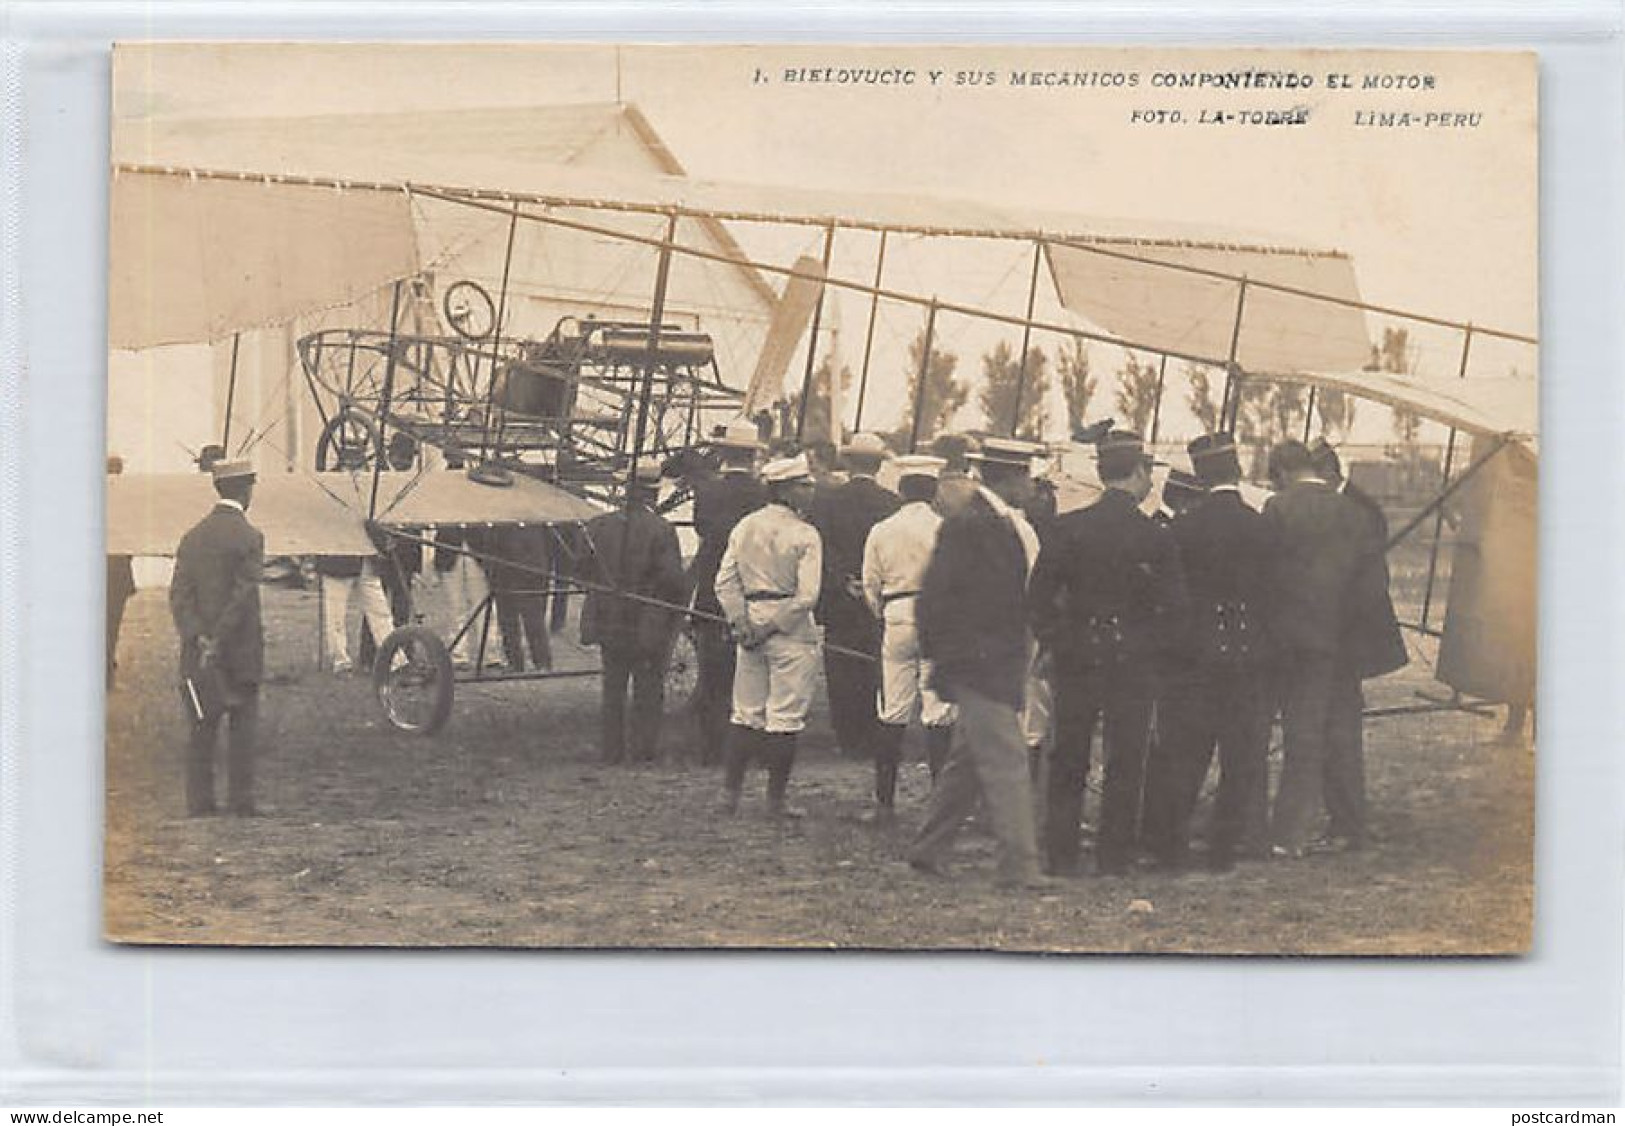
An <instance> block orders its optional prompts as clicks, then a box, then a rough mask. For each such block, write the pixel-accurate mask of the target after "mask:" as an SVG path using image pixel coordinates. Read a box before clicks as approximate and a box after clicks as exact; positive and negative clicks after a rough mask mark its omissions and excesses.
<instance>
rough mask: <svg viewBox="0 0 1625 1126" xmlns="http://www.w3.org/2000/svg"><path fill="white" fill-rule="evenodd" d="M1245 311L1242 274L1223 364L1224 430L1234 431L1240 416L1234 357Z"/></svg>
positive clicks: (1244, 278) (1222, 416)
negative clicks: (1228, 352)
mask: <svg viewBox="0 0 1625 1126" xmlns="http://www.w3.org/2000/svg"><path fill="white" fill-rule="evenodd" d="M1246 310H1247V276H1246V275H1245V274H1243V275H1242V278H1241V284H1240V285H1239V286H1237V287H1236V323H1235V324H1234V325H1232V326H1231V328H1230V355H1229V358H1227V359H1226V360H1225V364H1224V409H1223V410H1222V411H1220V412H1219V422H1220V423H1221V424H1222V426H1221V428H1222V429H1225V430H1232V431H1233V430H1235V428H1236V418H1237V417H1238V416H1239V415H1240V414H1241V379H1240V378H1239V376H1240V374H1241V369H1240V368H1239V367H1237V366H1236V356H1237V355H1238V354H1239V353H1240V351H1241V317H1242V314H1243V313H1245V312H1246Z"/></svg>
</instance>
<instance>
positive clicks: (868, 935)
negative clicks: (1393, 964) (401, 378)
mask: <svg viewBox="0 0 1625 1126" xmlns="http://www.w3.org/2000/svg"><path fill="white" fill-rule="evenodd" d="M265 600H266V617H267V622H268V626H267V628H268V644H267V654H268V661H269V665H270V669H269V682H268V683H267V684H266V686H265V688H264V691H263V695H262V704H261V715H262V720H261V744H262V753H261V758H260V763H259V775H260V777H259V793H258V796H259V798H260V799H261V801H262V804H264V805H265V806H266V807H268V813H267V815H266V816H262V817H258V818H253V819H235V818H228V817H210V818H200V819H189V818H187V817H186V816H185V815H184V801H183V795H182V777H183V769H182V747H183V743H184V730H183V720H182V715H181V711H180V707H179V703H178V701H177V698H176V693H175V689H174V650H175V644H174V640H173V634H172V632H171V628H170V625H169V620H168V614H167V609H166V607H165V604H164V592H163V591H161V590H144V591H142V592H140V593H139V594H138V595H137V596H136V597H135V598H134V599H133V600H132V601H131V602H130V604H129V608H128V612H127V614H126V619H125V626H124V633H123V639H122V642H121V649H120V653H119V660H120V672H119V677H120V681H119V687H118V689H117V690H116V691H115V692H114V693H113V694H112V695H111V696H110V698H109V701H108V748H107V756H108V763H107V788H108V792H107V842H106V874H105V879H106V882H105V890H106V901H105V931H106V934H107V935H108V937H109V938H112V939H115V940H118V941H129V942H150V943H213V944H249V945H306V944H311V945H427V946H547V947H561V946H562V947H589V946H606V947H711V946H727V947H768V946H773V947H812V948H832V947H833V948H888V949H890V948H938V949H943V948H977V949H999V950H1008V951H1127V952H1136V953H1161V952H1177V953H1238V952H1252V953H1280V954H1294V953H1308V952H1320V953H1337V954H1402V953H1403V954H1415V953H1428V954H1468V953H1488V952H1516V951H1519V950H1522V949H1524V948H1526V947H1527V944H1528V941H1529V934H1530V925H1531V911H1532V899H1533V884H1532V855H1531V854H1532V835H1533V825H1532V809H1533V801H1532V789H1533V775H1534V771H1533V754H1532V751H1531V749H1530V748H1529V746H1528V745H1526V744H1525V745H1513V746H1506V745H1501V744H1499V743H1498V742H1497V740H1496V736H1497V733H1498V724H1497V723H1496V722H1495V721H1494V720H1492V719H1488V718H1478V717H1474V716H1467V715H1461V714H1436V715H1424V716H1414V717H1406V718H1399V719H1378V720H1372V721H1371V722H1370V723H1369V724H1368V727H1367V740H1366V745H1367V754H1368V769H1369V775H1370V781H1369V786H1370V794H1371V808H1372V823H1373V824H1372V827H1373V831H1374V833H1375V835H1376V837H1377V843H1376V845H1375V846H1374V847H1373V848H1371V849H1369V850H1367V851H1365V852H1362V853H1355V854H1342V855H1336V856H1324V857H1312V858H1310V859H1306V860H1301V861H1273V862H1258V863H1251V864H1244V865H1242V866H1241V867H1240V868H1238V869H1237V871H1236V872H1234V873H1233V874H1228V875H1223V876H1211V875H1206V874H1203V875H1188V876H1169V875H1162V874H1156V873H1152V872H1149V871H1146V872H1140V873H1137V874H1134V875H1130V876H1124V877H1113V878H1086V879H1079V880H1069V881H1065V882H1063V883H1061V884H1059V885H1057V886H1056V888H1055V889H1054V890H1053V891H1045V892H1041V893H1035V892H1008V891H1003V890H1000V889H999V888H997V887H995V885H994V883H993V879H992V875H993V846H992V842H991V841H990V840H988V839H986V838H985V837H979V836H974V835H965V836H962V838H961V841H960V844H959V846H958V851H957V853H956V855H955V864H954V872H953V878H951V879H948V880H934V879H930V878H927V877H923V876H920V875H917V874H915V873H914V872H912V871H911V870H910V869H909V868H908V867H907V866H906V865H905V864H904V863H903V862H902V859H901V858H902V856H903V852H904V846H905V844H906V842H907V840H908V838H909V835H910V833H911V832H912V830H913V829H914V828H915V827H916V826H917V825H918V824H919V822H920V820H921V817H922V816H923V812H924V807H925V802H926V800H927V794H928V789H929V777H928V775H927V773H926V771H925V768H924V767H923V765H917V766H913V767H911V768H909V770H908V771H907V773H906V776H905V778H904V782H903V791H902V795H901V798H900V801H899V811H900V822H901V823H900V825H899V826H898V828H897V829H896V830H894V831H891V832H884V831H877V830H874V829H871V828H869V827H867V826H865V825H863V824H860V823H859V822H858V821H857V817H858V815H859V814H860V813H862V812H863V811H864V810H865V809H866V808H867V801H866V799H867V794H868V787H869V784H870V773H869V768H868V766H867V765H866V764H864V763H859V762H854V761H850V760H843V759H840V758H838V757H836V756H835V755H834V754H833V752H832V750H831V745H830V740H829V736H828V724H827V721H826V719H825V717H824V715H823V713H822V710H821V709H820V710H819V711H816V712H815V714H814V716H813V720H812V726H811V729H810V731H809V733H808V735H807V736H806V737H804V740H803V750H802V756H801V759H800V761H799V763H798V766H797V773H796V777H795V781H794V783H793V786H794V790H793V796H794V799H795V800H796V801H797V803H798V804H800V805H801V806H803V807H804V808H806V809H807V811H808V813H809V816H808V817H807V818H806V819H805V820H804V821H801V822H797V823H792V824H788V825H783V826H781V825H779V824H776V823H773V822H770V821H769V820H767V819H766V818H765V817H764V816H762V814H761V785H762V783H761V779H760V777H757V778H753V779H752V783H751V789H750V790H749V791H748V795H747V801H746V804H745V807H744V809H743V810H742V811H741V813H740V814H739V815H738V816H737V817H734V818H725V817H720V816H718V815H717V813H716V812H715V802H716V797H717V791H718V786H719V779H718V777H717V774H716V772H715V771H714V770H710V769H705V768H701V767H699V766H697V765H689V764H688V763H687V762H686V761H685V757H684V755H683V754H681V753H680V752H681V750H682V748H681V744H682V742H683V741H684V735H685V734H686V732H685V731H684V730H683V728H682V727H680V726H675V725H674V727H673V729H672V730H671V731H670V732H669V738H668V742H669V743H670V744H671V746H670V747H669V748H668V750H669V752H670V753H669V754H668V761H667V762H664V763H662V764H661V765H659V766H648V767H620V768H609V767H604V766H601V765H600V764H599V763H598V761H597V752H596V747H595V737H594V730H595V723H596V714H595V713H596V708H595V704H596V694H597V681H596V680H592V679H577V680H561V681H554V682H546V683H537V682H520V683H510V684H505V685H489V686H466V685H459V687H458V694H457V700H456V704H455V707H454V711H453V716H452V720H451V723H450V724H449V725H448V726H447V728H446V729H445V730H444V731H442V732H441V733H440V734H439V735H438V736H436V737H433V738H427V739H426V738H420V737H413V736H407V735H403V734H399V733H397V732H395V731H394V730H392V729H391V728H389V727H388V726H387V725H386V724H385V723H384V722H383V720H382V718H381V715H380V712H379V709H378V707H377V704H376V702H375V701H374V699H373V697H372V691H371V686H370V683H369V682H368V680H366V679H365V678H363V677H358V676H348V675H347V676H334V675H330V674H325V673H322V672H319V671H317V668H316V663H315V652H314V648H315V634H316V621H317V611H316V597H315V595H314V593H312V592H304V591H291V590H286V589H280V588H275V587H269V586H268V587H266V588H265ZM570 649H571V647H570V646H568V645H564V644H561V646H560V659H561V661H565V662H570V661H580V660H582V659H583V658H584V656H586V655H584V654H582V653H580V652H579V651H577V652H571V651H570ZM1413 668H1415V666H1413ZM1368 689H1369V691H1368V697H1369V698H1370V702H1371V703H1372V704H1382V705H1391V704H1403V703H1415V702H1417V697H1416V695H1415V693H1416V691H1417V690H1418V689H1425V690H1429V691H1435V692H1437V691H1441V690H1440V689H1439V687H1438V686H1437V685H1436V684H1433V682H1432V681H1431V680H1429V679H1427V677H1426V675H1425V673H1424V672H1423V671H1422V670H1421V669H1416V671H1415V672H1414V673H1411V674H1406V675H1401V676H1396V677H1390V678H1387V679H1385V680H1384V681H1381V682H1379V683H1377V684H1375V685H1370V686H1368ZM918 743H919V740H918V738H917V736H911V737H910V747H911V748H913V747H917V746H918ZM1136 901H1143V903H1136ZM1131 904H1134V905H1135V906H1134V907H1133V908H1132V909H1131ZM1146 905H1149V906H1146Z"/></svg>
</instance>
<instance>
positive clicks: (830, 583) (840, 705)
mask: <svg viewBox="0 0 1625 1126" xmlns="http://www.w3.org/2000/svg"><path fill="white" fill-rule="evenodd" d="M887 453H888V451H887V449H886V443H884V442H882V441H881V440H880V439H879V438H878V437H876V436H875V435H873V434H858V435H856V436H855V437H854V438H853V439H852V442H851V444H850V445H848V446H846V447H845V448H844V449H842V450H841V459H842V461H843V463H844V464H845V467H846V470H847V474H848V477H847V479H846V481H844V482H843V483H841V484H839V485H836V486H834V487H832V488H829V489H828V490H827V492H826V493H825V494H824V495H822V496H819V497H818V503H817V505H816V506H815V508H814V513H813V522H814V524H815V525H816V526H817V528H818V531H819V534H820V535H822V536H823V540H824V581H823V588H822V590H821V591H820V592H819V595H818V620H819V621H820V622H821V623H822V624H823V626H824V640H825V641H827V642H829V647H828V648H826V649H825V650H824V678H825V680H826V681H827V682H828V684H829V718H830V724H831V726H833V727H834V728H835V743H836V747H837V749H838V751H839V753H841V754H843V755H850V756H853V757H860V758H870V757H873V756H874V755H875V753H876V742H877V739H878V738H879V735H880V732H879V730H878V724H879V721H878V720H877V718H876V715H875V697H876V693H877V692H878V691H879V688H880V676H879V668H878V666H879V658H880V629H879V625H878V623H877V621H876V619H875V616H874V615H873V614H872V613H871V612H870V610H869V607H868V606H867V605H865V603H864V597H863V551H864V544H865V543H867V542H868V539H869V533H870V531H871V530H873V528H874V526H875V525H876V524H878V523H880V522H881V521H882V520H884V519H886V517H888V516H890V515H891V514H892V513H894V512H896V511H897V509H898V506H899V504H900V503H901V502H900V501H899V500H898V499H897V494H896V493H894V492H892V491H891V490H890V489H887V488H883V487H881V486H880V485H879V484H877V483H876V481H875V474H876V473H877V472H879V470H880V466H881V463H882V462H884V461H885V459H886V457H887Z"/></svg>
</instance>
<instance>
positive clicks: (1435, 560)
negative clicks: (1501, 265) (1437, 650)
mask: <svg viewBox="0 0 1625 1126" xmlns="http://www.w3.org/2000/svg"><path fill="white" fill-rule="evenodd" d="M1472 346H1473V326H1472V325H1468V326H1467V331H1466V332H1465V333H1464V334H1463V335H1462V338H1461V364H1460V366H1459V367H1458V368H1457V371H1456V378H1458V379H1466V378H1467V356H1468V353H1469V352H1470V351H1471V349H1472ZM1455 461H1456V428H1455V427H1453V426H1452V427H1451V428H1450V440H1449V441H1448V442H1446V443H1445V447H1444V478H1443V483H1444V484H1446V485H1448V484H1450V471H1451V469H1453V468H1454V467H1455ZM1443 535H1444V506H1443V505H1440V506H1439V513H1438V516H1437V517H1436V518H1435V519H1434V521H1433V543H1432V544H1431V545H1430V546H1429V548H1428V581H1427V585H1426V586H1425V587H1423V588H1422V628H1423V629H1426V628H1427V626H1428V613H1429V611H1430V610H1432V608H1433V582H1434V579H1435V578H1436V577H1437V575H1438V573H1439V540H1440V539H1441V538H1442V537H1443Z"/></svg>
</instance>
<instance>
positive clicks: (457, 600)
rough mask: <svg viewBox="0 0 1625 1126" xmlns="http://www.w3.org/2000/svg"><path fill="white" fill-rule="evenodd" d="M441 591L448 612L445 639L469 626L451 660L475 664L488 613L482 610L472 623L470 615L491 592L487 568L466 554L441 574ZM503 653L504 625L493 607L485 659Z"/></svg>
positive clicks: (486, 641) (455, 648) (453, 651)
mask: <svg viewBox="0 0 1625 1126" xmlns="http://www.w3.org/2000/svg"><path fill="white" fill-rule="evenodd" d="M440 592H441V602H442V605H443V606H444V610H445V614H446V623H447V624H446V634H445V636H446V638H447V639H448V640H449V639H450V638H452V637H454V636H455V635H456V633H457V631H458V630H460V629H462V628H463V626H464V625H465V624H466V625H467V626H468V630H467V632H465V633H464V634H463V636H462V639H461V640H459V641H458V642H457V644H456V645H455V646H453V647H452V650H451V657H452V660H454V661H457V662H458V663H459V664H473V663H474V658H475V656H476V655H477V654H478V653H479V649H480V629H481V626H482V623H481V619H482V618H484V617H485V614H484V613H483V612H482V613H481V614H480V616H479V617H478V618H475V619H474V621H473V622H469V620H468V616H469V615H470V614H472V613H473V612H474V608H475V607H476V606H479V605H481V604H482V603H484V601H485V599H486V597H487V596H489V595H490V593H491V587H490V584H489V583H487V582H486V581H485V569H484V568H483V567H481V566H480V564H479V561H478V560H477V559H474V558H472V557H471V556H467V555H463V556H459V557H458V559H457V565H456V566H455V567H453V568H452V569H451V570H449V571H447V572H446V573H445V574H443V575H441V576H440ZM502 652H503V650H502V627H501V626H500V625H499V624H498V623H497V615H496V611H495V609H493V610H492V611H491V629H490V632H489V633H487V634H486V635H485V653H486V659H487V660H490V659H492V658H493V656H494V657H500V656H501V655H502Z"/></svg>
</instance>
